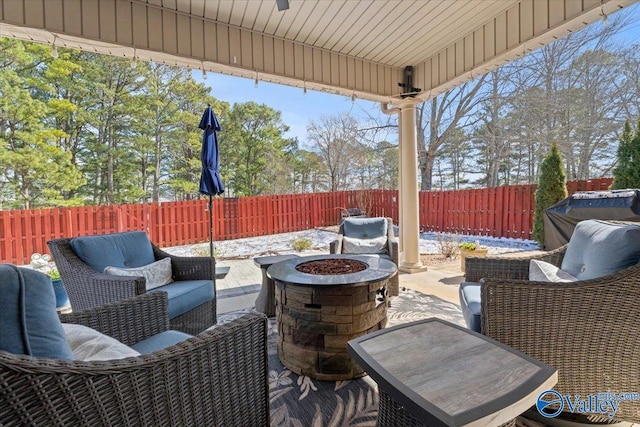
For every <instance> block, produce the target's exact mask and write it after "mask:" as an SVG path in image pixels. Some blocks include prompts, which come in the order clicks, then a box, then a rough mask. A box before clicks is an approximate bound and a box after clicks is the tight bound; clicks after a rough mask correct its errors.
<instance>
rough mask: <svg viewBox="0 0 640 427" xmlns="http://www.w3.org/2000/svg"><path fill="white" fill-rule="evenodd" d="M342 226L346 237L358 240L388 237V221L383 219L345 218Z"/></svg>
mask: <svg viewBox="0 0 640 427" xmlns="http://www.w3.org/2000/svg"><path fill="white" fill-rule="evenodd" d="M342 226H343V230H344V235H345V236H348V237H355V238H356V239H372V238H375V237H387V219H386V218H382V217H377V218H345V220H344V223H343V224H342Z"/></svg>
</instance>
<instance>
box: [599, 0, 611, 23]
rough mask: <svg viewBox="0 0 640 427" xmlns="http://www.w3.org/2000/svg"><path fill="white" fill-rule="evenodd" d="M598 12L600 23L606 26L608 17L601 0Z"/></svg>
mask: <svg viewBox="0 0 640 427" xmlns="http://www.w3.org/2000/svg"><path fill="white" fill-rule="evenodd" d="M600 12H601V14H602V25H604V26H605V27H606V26H607V25H609V17H608V16H607V14H606V13H605V12H604V3H603V2H602V0H600Z"/></svg>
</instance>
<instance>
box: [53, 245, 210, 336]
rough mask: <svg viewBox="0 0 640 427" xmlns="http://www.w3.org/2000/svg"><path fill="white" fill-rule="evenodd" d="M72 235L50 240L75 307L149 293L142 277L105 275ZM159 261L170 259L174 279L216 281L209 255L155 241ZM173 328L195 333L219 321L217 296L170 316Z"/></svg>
mask: <svg viewBox="0 0 640 427" xmlns="http://www.w3.org/2000/svg"><path fill="white" fill-rule="evenodd" d="M70 241H71V239H70V238H62V239H53V240H50V241H48V242H47V245H48V246H49V249H50V250H51V254H52V255H53V259H54V260H55V263H56V267H57V268H58V271H60V276H61V278H62V281H63V283H64V287H65V289H66V291H67V294H68V295H69V301H70V302H71V307H72V308H73V310H76V311H78V310H86V309H88V308H92V307H97V306H101V305H104V304H109V303H112V302H116V301H120V300H123V299H126V298H131V297H133V296H135V295H142V294H144V293H146V292H147V290H146V287H145V280H144V278H142V277H126V276H114V275H109V274H103V273H100V272H97V271H95V270H94V269H92V268H91V267H89V266H88V265H87V264H85V263H84V261H82V260H81V259H80V258H79V257H78V256H77V255H76V253H75V252H74V250H73V248H72V247H71V244H70ZM151 246H152V248H153V254H154V257H155V259H156V260H160V259H163V258H167V257H169V258H171V268H172V271H173V277H174V280H176V281H178V280H213V283H214V294H215V280H214V272H215V263H214V260H213V258H210V257H180V256H175V255H171V254H169V253H167V252H164V251H163V250H161V249H159V248H158V247H157V246H156V245H154V244H153V243H152V244H151ZM170 322H171V329H175V330H178V331H182V332H186V333H188V334H191V335H196V334H198V333H199V332H201V331H204V330H205V329H207V328H208V327H210V326H211V325H214V324H215V323H216V299H215V298H214V299H213V300H211V301H208V302H205V303H203V304H201V305H199V306H197V307H195V308H193V309H192V310H190V311H188V312H186V313H184V314H182V315H180V316H177V317H174V318H173V319H171V321H170Z"/></svg>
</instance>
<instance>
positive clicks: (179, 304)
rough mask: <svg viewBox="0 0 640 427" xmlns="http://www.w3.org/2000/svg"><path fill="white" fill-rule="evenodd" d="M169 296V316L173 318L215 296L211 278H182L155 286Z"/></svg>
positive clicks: (156, 290) (155, 290)
mask: <svg viewBox="0 0 640 427" xmlns="http://www.w3.org/2000/svg"><path fill="white" fill-rule="evenodd" d="M159 291H164V292H166V293H167V294H168V296H169V318H170V319H173V318H174V317H178V316H180V315H181V314H184V313H186V312H187V311H190V310H192V309H194V308H196V307H197V306H199V305H202V304H204V303H205V302H207V301H211V300H212V299H213V298H214V297H215V293H214V291H213V281H211V280H181V281H178V282H172V283H169V284H168V285H164V286H160V287H159V288H155V289H154V290H152V291H151V292H159Z"/></svg>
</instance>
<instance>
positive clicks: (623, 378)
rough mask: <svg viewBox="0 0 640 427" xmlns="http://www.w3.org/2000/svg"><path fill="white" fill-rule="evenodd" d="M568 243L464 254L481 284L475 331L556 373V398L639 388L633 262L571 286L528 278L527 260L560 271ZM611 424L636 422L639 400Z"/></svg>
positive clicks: (624, 405) (639, 294) (639, 268)
mask: <svg viewBox="0 0 640 427" xmlns="http://www.w3.org/2000/svg"><path fill="white" fill-rule="evenodd" d="M567 246H568V245H565V246H563V247H561V248H558V249H556V250H553V251H550V252H547V253H542V254H537V255H534V256H531V257H514V256H500V255H498V256H493V257H470V258H467V260H466V281H468V282H480V283H481V322H482V333H483V334H485V335H487V336H489V337H491V338H493V339H496V340H498V341H500V342H502V343H504V344H507V345H509V346H510V347H513V348H515V349H517V350H520V351H522V352H524V353H526V354H528V355H530V356H533V357H535V358H536V359H538V360H540V361H542V362H544V363H546V364H548V365H550V366H553V367H555V368H556V369H557V370H558V383H557V385H556V386H555V387H554V390H557V391H558V392H560V393H561V394H563V395H566V394H570V395H572V396H575V395H580V396H587V395H589V394H595V393H599V392H607V391H612V392H628V391H633V392H636V391H638V390H640V264H637V265H635V266H633V267H629V268H627V269H625V270H623V271H619V272H617V273H614V274H611V275H608V276H604V277H601V278H598V279H592V280H583V281H578V282H572V283H548V282H533V281H529V280H528V278H529V261H530V260H531V259H537V260H541V261H546V262H548V263H551V264H554V265H555V266H558V267H559V266H560V265H561V263H562V260H563V258H564V255H565V253H566V249H567ZM615 418H616V419H619V420H625V421H630V422H640V401H638V400H635V401H632V400H629V401H624V402H621V404H620V406H619V409H618V412H617V413H616V416H615Z"/></svg>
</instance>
